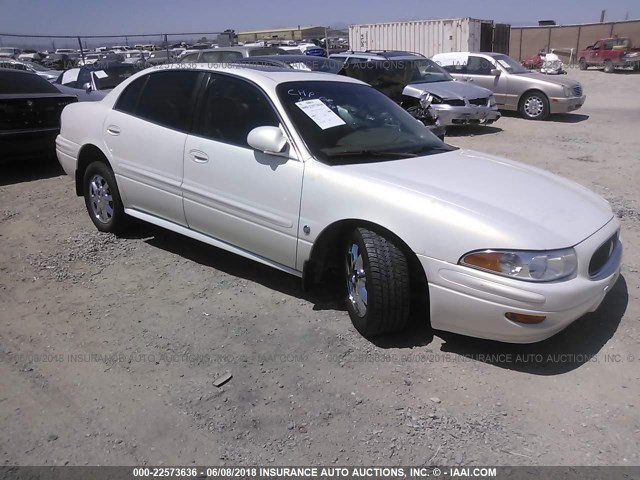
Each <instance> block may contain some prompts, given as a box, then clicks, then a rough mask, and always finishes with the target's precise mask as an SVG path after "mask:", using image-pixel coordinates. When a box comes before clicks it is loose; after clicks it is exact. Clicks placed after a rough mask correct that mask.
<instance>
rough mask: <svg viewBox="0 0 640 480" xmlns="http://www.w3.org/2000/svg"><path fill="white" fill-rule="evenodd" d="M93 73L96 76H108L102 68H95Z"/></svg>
mask: <svg viewBox="0 0 640 480" xmlns="http://www.w3.org/2000/svg"><path fill="white" fill-rule="evenodd" d="M93 74H94V75H95V76H96V78H107V77H108V76H109V75H107V73H106V72H105V71H104V70H96V71H95V72H93Z"/></svg>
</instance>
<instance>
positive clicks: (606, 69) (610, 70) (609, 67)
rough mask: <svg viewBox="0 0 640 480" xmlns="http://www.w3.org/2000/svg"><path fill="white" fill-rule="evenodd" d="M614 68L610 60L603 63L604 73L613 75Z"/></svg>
mask: <svg viewBox="0 0 640 480" xmlns="http://www.w3.org/2000/svg"><path fill="white" fill-rule="evenodd" d="M614 70H615V68H614V67H613V62H612V61H611V60H605V61H604V73H613V72H614Z"/></svg>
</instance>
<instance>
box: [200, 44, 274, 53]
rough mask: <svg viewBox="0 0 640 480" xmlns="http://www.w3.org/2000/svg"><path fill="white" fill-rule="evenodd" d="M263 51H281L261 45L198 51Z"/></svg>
mask: <svg viewBox="0 0 640 480" xmlns="http://www.w3.org/2000/svg"><path fill="white" fill-rule="evenodd" d="M263 49H273V50H280V47H272V46H267V47H262V46H260V45H251V46H248V47H247V46H235V47H218V48H205V49H202V50H198V51H199V52H249V51H251V50H263Z"/></svg>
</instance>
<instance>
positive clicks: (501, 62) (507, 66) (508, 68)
mask: <svg viewBox="0 0 640 480" xmlns="http://www.w3.org/2000/svg"><path fill="white" fill-rule="evenodd" d="M498 63H499V64H500V65H502V66H503V67H504V68H506V69H507V70H510V69H511V65H509V64H508V63H507V62H505V61H504V60H498Z"/></svg>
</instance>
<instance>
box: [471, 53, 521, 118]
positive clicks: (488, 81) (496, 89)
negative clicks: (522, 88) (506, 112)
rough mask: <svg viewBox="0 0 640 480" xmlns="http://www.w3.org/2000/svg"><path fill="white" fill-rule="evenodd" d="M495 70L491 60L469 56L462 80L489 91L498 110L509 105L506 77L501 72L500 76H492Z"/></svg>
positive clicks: (495, 67)
mask: <svg viewBox="0 0 640 480" xmlns="http://www.w3.org/2000/svg"><path fill="white" fill-rule="evenodd" d="M497 68H498V67H497V66H496V64H495V63H494V61H493V60H490V59H488V58H485V57H480V56H477V55H469V59H468V60H467V65H466V69H465V74H464V79H465V80H466V81H468V82H472V84H473V85H477V86H479V87H484V88H488V89H489V90H491V91H492V92H493V94H494V96H495V97H496V103H497V104H498V108H502V107H504V106H505V105H508V104H509V103H510V102H509V98H508V95H507V92H508V90H507V83H508V75H507V74H506V73H505V72H501V74H500V75H493V74H492V73H491V70H493V69H497Z"/></svg>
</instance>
